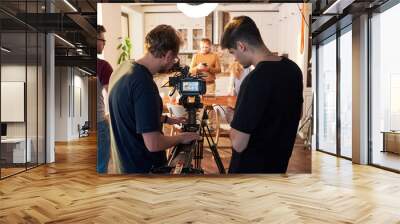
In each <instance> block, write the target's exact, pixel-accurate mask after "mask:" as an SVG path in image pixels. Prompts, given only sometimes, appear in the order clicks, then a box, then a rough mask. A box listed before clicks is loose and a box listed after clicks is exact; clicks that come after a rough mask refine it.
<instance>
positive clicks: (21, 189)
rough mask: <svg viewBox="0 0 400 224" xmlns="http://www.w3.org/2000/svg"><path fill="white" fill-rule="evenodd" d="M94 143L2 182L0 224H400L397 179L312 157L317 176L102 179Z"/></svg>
mask: <svg viewBox="0 0 400 224" xmlns="http://www.w3.org/2000/svg"><path fill="white" fill-rule="evenodd" d="M95 144H96V142H95V139H93V138H86V139H84V140H82V141H80V142H72V143H70V144H64V145H58V146H57V154H56V155H57V161H56V163H55V164H51V165H46V166H42V167H39V168H36V169H33V170H30V171H28V172H26V173H22V174H19V175H17V176H14V177H10V178H8V179H5V180H2V181H0V223H44V222H47V223H374V224H375V223H385V224H386V223H400V175H399V174H395V173H391V172H387V171H384V170H380V169H377V168H374V167H369V166H360V165H352V164H351V162H350V161H347V160H343V159H337V158H335V157H333V156H330V155H326V154H323V153H318V152H313V168H312V169H313V170H312V171H313V173H312V174H291V175H251V176H228V177H156V178H155V177H153V176H99V175H97V174H96V172H95V166H94V164H95V160H96V146H95Z"/></svg>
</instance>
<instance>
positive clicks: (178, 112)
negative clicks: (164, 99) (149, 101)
mask: <svg viewBox="0 0 400 224" xmlns="http://www.w3.org/2000/svg"><path fill="white" fill-rule="evenodd" d="M167 109H168V113H169V116H170V117H186V116H187V112H186V109H185V108H184V107H183V106H182V105H175V104H170V103H167ZM181 128H182V127H181V126H180V125H177V124H175V125H171V132H170V135H171V136H172V135H176V133H177V131H178V130H180V129H181Z"/></svg>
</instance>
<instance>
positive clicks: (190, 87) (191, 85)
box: [182, 82, 199, 92]
mask: <svg viewBox="0 0 400 224" xmlns="http://www.w3.org/2000/svg"><path fill="white" fill-rule="evenodd" d="M182 91H183V92H198V91H199V82H182Z"/></svg>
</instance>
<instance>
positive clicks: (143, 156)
mask: <svg viewBox="0 0 400 224" xmlns="http://www.w3.org/2000/svg"><path fill="white" fill-rule="evenodd" d="M180 44H181V40H180V39H179V36H178V33H177V32H176V31H175V29H174V28H172V27H171V26H168V25H159V26H157V27H155V28H154V29H153V30H151V31H150V32H149V33H148V34H147V35H146V38H145V48H146V53H145V55H144V56H143V57H142V58H140V59H138V60H136V61H127V62H125V63H123V64H122V65H121V66H120V67H119V68H118V70H116V71H115V72H114V73H113V76H112V77H111V81H110V96H109V106H110V117H111V119H110V120H111V130H112V132H111V161H110V165H109V168H110V172H112V173H148V172H150V171H151V170H152V168H159V167H162V166H164V165H166V155H165V150H166V149H168V148H170V147H172V146H174V145H177V144H180V143H182V144H187V143H190V142H191V141H193V140H196V139H199V135H198V134H197V133H180V134H178V135H175V136H164V135H163V134H162V132H161V130H162V123H169V124H178V123H182V122H183V119H182V118H170V117H166V116H162V115H161V113H162V110H163V103H162V99H161V97H160V94H159V92H158V88H157V85H156V83H155V82H154V80H153V76H154V75H155V74H156V73H161V72H165V71H168V70H170V69H171V68H172V66H173V64H174V63H175V62H176V61H177V55H178V52H179V47H180Z"/></svg>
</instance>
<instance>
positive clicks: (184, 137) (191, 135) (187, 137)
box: [179, 132, 201, 144]
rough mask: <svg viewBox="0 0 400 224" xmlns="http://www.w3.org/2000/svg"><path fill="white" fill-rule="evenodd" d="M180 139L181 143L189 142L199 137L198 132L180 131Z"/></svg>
mask: <svg viewBox="0 0 400 224" xmlns="http://www.w3.org/2000/svg"><path fill="white" fill-rule="evenodd" d="M179 136H180V138H181V141H180V143H181V144H189V143H190V142H192V141H194V140H200V139H201V137H200V135H199V134H197V133H196V132H182V133H180V134H179Z"/></svg>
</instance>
